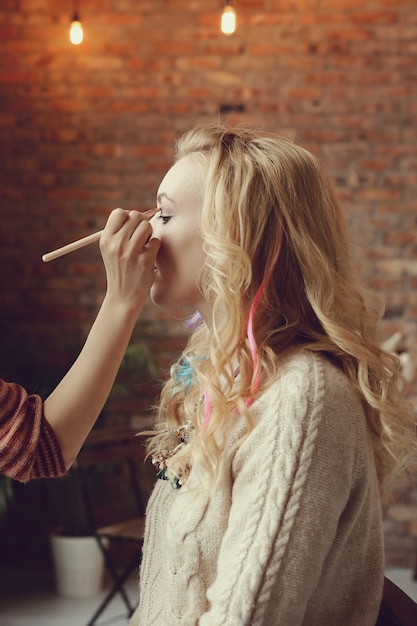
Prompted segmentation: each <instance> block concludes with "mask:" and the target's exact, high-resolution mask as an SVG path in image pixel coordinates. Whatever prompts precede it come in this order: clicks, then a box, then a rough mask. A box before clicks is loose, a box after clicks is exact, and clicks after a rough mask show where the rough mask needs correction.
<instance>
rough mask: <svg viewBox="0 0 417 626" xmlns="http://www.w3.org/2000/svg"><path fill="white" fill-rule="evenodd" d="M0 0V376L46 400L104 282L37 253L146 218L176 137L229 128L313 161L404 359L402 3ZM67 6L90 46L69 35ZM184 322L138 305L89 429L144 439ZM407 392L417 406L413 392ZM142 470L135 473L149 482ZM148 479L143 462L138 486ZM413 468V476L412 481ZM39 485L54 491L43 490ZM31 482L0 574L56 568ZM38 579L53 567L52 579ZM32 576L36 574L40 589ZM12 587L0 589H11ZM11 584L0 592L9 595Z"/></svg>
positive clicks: (412, 107)
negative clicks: (327, 180)
mask: <svg viewBox="0 0 417 626" xmlns="http://www.w3.org/2000/svg"><path fill="white" fill-rule="evenodd" d="M233 6H234V8H235V10H236V15H237V23H236V31H235V32H234V33H233V34H231V35H225V34H224V33H222V32H221V29H220V16H221V13H222V10H223V2H222V1H221V0H214V1H213V0H212V1H210V2H209V1H205V0H152V2H149V1H141V0H79V1H78V2H76V3H73V2H72V1H70V0H65V1H64V0H60V1H59V2H57V1H56V0H1V3H0V189H1V194H0V216H1V221H0V283H1V291H0V301H1V307H0V342H1V350H0V373H1V375H2V376H3V377H4V378H6V379H8V380H14V381H16V382H20V383H22V384H24V385H26V387H27V388H28V389H29V390H30V391H37V392H39V393H41V394H46V393H48V391H49V390H50V389H51V388H52V387H53V386H54V384H55V383H56V382H57V380H58V379H59V377H60V376H61V375H62V374H63V373H64V371H65V370H66V369H67V367H68V366H69V364H70V363H71V362H72V360H73V359H74V358H75V356H76V354H77V353H78V351H79V349H80V347H81V345H82V343H83V341H84V339H85V336H86V333H87V332H88V329H89V327H90V325H91V323H92V320H93V318H94V315H95V313H96V312H97V309H98V307H99V305H100V303H101V300H102V297H103V294H104V289H105V273H104V269H103V267H102V262H101V257H100V253H99V249H98V246H97V245H92V246H89V247H88V248H85V249H83V250H80V251H78V252H76V253H73V254H71V255H69V256H67V257H63V258H61V259H59V260H56V261H53V262H51V263H49V264H44V263H42V261H41V256H42V254H44V253H45V252H48V251H49V250H52V249H54V248H57V247H59V246H61V245H64V244H66V243H68V242H69V241H73V240H74V239H77V238H80V237H82V236H84V235H87V234H89V233H91V232H94V231H96V230H99V229H101V228H103V226H104V223H105V221H106V218H107V216H108V214H109V213H110V211H111V210H112V209H113V208H115V207H117V206H121V207H123V208H125V209H137V210H140V211H142V210H147V209H150V208H152V207H153V206H155V195H156V190H157V187H158V185H159V182H160V180H161V178H162V177H163V175H164V173H165V171H166V170H167V169H168V168H169V166H170V165H171V162H172V157H173V143H174V141H175V139H176V138H177V137H178V136H179V135H181V134H182V133H183V132H184V131H185V130H187V129H188V128H190V127H192V126H193V125H195V124H198V123H202V122H215V121H217V120H220V121H225V120H229V121H230V123H231V124H240V123H246V124H249V125H254V126H257V127H262V128H263V129H265V130H268V131H274V132H278V133H280V134H282V135H285V136H290V137H292V138H294V140H295V141H296V142H297V143H300V144H301V145H303V146H304V147H306V148H308V149H309V150H310V151H312V152H313V153H314V154H315V155H316V156H317V157H319V159H321V160H322V161H323V162H324V164H325V166H326V168H327V171H328V173H329V174H330V177H331V179H332V181H333V183H334V185H335V187H336V190H337V193H338V196H339V198H340V201H341V203H342V205H343V207H344V210H345V212H346V215H347V218H348V221H349V224H350V227H351V231H352V238H353V243H354V253H355V257H356V259H357V264H358V271H359V272H360V273H361V274H362V276H363V280H364V281H366V284H367V285H368V286H369V288H370V289H373V290H376V291H377V292H378V293H379V294H380V295H381V296H382V297H383V299H384V300H385V302H386V313H385V317H384V321H383V339H389V338H390V337H392V336H393V335H394V334H395V333H398V335H397V337H398V342H397V346H396V350H397V351H398V352H399V353H407V354H408V359H409V363H410V364H411V372H412V371H413V368H414V366H415V364H416V362H417V321H416V319H417V317H416V316H417V210H416V209H417V203H416V196H417V131H416V129H417V9H416V4H415V0H401V2H398V1H397V0H236V2H234V3H233ZM74 12H77V14H78V15H77V17H78V18H79V20H80V21H81V24H82V27H83V31H84V39H83V41H82V42H81V43H80V44H79V45H73V44H72V43H71V42H70V40H69V25H70V22H71V20H72V18H73V16H74ZM187 332H188V331H187V328H186V327H185V325H184V323H183V320H181V319H173V317H172V313H171V312H169V311H165V310H159V309H156V308H155V307H153V306H152V305H151V304H150V303H149V304H148V305H147V306H146V309H145V311H144V314H143V315H142V318H141V321H140V323H139V324H138V328H137V332H136V333H135V337H134V338H133V340H132V346H133V347H132V351H131V354H130V356H129V359H128V361H129V362H128V363H127V366H126V367H125V369H124V370H123V372H122V375H121V379H120V380H119V383H118V389H116V390H115V393H114V394H113V395H112V398H111V399H110V400H109V402H108V403H107V405H106V407H105V410H104V412H103V416H102V417H101V418H100V420H99V423H98V427H101V428H107V427H108V428H110V427H115V426H117V427H122V428H127V429H132V430H139V429H140V428H142V427H143V426H144V425H145V424H146V423H147V422H148V421H149V417H150V415H151V413H150V406H151V405H152V402H153V399H154V398H155V395H156V394H157V391H158V388H159V380H160V379H161V377H162V376H163V374H162V372H163V371H164V370H165V369H166V367H167V366H168V365H169V364H170V363H171V362H172V361H173V359H175V357H176V356H177V355H178V353H179V351H180V349H181V348H182V346H183V344H184V341H185V338H186V335H187ZM410 378H411V380H410V382H409V387H408V393H409V397H410V399H411V400H412V401H413V402H414V403H415V402H416V400H417V380H416V378H415V377H414V376H413V375H411V376H410ZM147 472H148V473H147ZM151 473H152V470H151V471H150V473H149V470H147V469H144V476H143V482H144V484H143V488H144V490H145V491H146V490H148V489H150V486H151V483H152V481H153V476H151ZM416 474H417V472H416ZM46 482H48V481H46ZM48 494H49V491H48V489H47V488H46V487H45V484H44V483H43V482H42V481H40V482H39V483H36V484H30V485H27V486H25V487H22V486H20V485H7V486H6V487H5V489H4V490H3V496H2V497H3V518H2V526H1V527H0V529H2V530H0V555H1V554H2V557H1V558H0V562H1V567H2V569H3V570H4V572H6V573H5V574H4V572H3V574H4V575H3V576H2V578H3V579H5V580H6V581H10V580H11V578H12V577H11V576H10V572H11V571H12V570H14V569H16V570H17V571H19V576H20V584H23V583H22V581H23V580H24V579H25V575H24V573H23V572H28V574H27V578H28V582H27V585H28V586H30V585H32V586H33V585H34V584H37V583H36V581H34V577H33V575H32V572H33V567H31V563H32V564H35V565H34V567H36V568H38V569H39V568H40V567H41V566H42V565H43V564H44V567H45V569H46V570H48V568H49V565H50V556H49V551H48V547H47V546H48V541H47V536H48V533H49V531H50V529H51V527H52V526H53V525H54V524H55V523H56V511H55V509H54V506H53V504H52V501H51V500H50V498H49V495H48ZM384 520H385V521H384V523H385V535H386V552H387V564H388V565H389V566H393V567H401V568H412V567H414V563H415V560H416V553H417V543H416V537H417V483H416V476H415V475H414V474H413V473H412V475H411V477H410V480H409V481H408V482H404V481H401V482H399V483H397V484H396V485H395V486H394V489H393V497H392V499H391V501H390V502H388V503H387V505H386V506H385V509H384ZM48 571H49V570H48ZM37 580H38V583H39V580H40V579H39V577H38V578H37ZM9 586H12V583H11V582H10V585H9ZM2 588H3V592H7V589H8V586H7V584H6V585H5V586H3V587H2Z"/></svg>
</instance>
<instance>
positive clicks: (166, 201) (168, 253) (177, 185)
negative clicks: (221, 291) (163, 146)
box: [151, 156, 205, 315]
mask: <svg viewBox="0 0 417 626" xmlns="http://www.w3.org/2000/svg"><path fill="white" fill-rule="evenodd" d="M201 182H202V174H201V169H200V167H199V166H198V165H197V164H196V162H195V161H194V160H193V158H192V157H191V156H187V157H184V158H183V159H181V160H180V161H178V162H177V163H175V165H173V167H171V169H170V170H168V172H167V174H166V175H165V177H164V179H163V180H162V182H161V184H160V186H159V189H158V195H157V207H158V209H159V211H158V213H157V214H156V215H155V216H154V217H153V218H152V220H151V224H152V228H153V236H154V237H156V238H157V239H159V240H160V241H161V246H160V248H159V252H158V254H157V257H156V261H155V277H154V282H153V285H152V287H151V299H152V302H153V303H154V304H156V305H158V306H174V307H175V306H183V305H186V306H191V307H193V308H195V309H196V310H198V311H200V313H202V314H203V315H204V313H203V312H202V310H201V309H204V308H205V304H204V302H203V300H202V297H201V295H200V294H199V292H198V289H197V279H198V273H199V270H200V268H201V267H202V264H203V262H204V253H203V250H202V238H201V236H200V231H199V224H200V212H201V206H202V201H203V196H202V190H201V186H202V185H201Z"/></svg>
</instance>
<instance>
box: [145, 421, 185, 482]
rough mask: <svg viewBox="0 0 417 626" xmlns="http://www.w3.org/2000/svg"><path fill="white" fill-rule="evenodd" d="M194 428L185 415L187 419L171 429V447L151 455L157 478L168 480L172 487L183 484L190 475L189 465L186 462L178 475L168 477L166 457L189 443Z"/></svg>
mask: <svg viewBox="0 0 417 626" xmlns="http://www.w3.org/2000/svg"><path fill="white" fill-rule="evenodd" d="M194 430H195V429H194V426H193V425H192V423H191V420H190V418H189V417H187V421H186V423H185V424H184V425H183V426H179V427H178V428H175V429H174V430H172V431H171V435H172V441H173V443H172V445H173V447H172V448H171V449H164V450H160V451H159V452H156V453H155V454H153V455H152V464H153V465H154V466H155V467H157V468H158V472H157V474H156V476H157V478H159V479H160V480H170V481H171V486H172V487H173V488H174V489H180V488H181V487H182V486H183V484H184V482H185V481H186V480H187V478H188V476H189V475H190V471H191V465H190V464H189V463H187V464H186V465H185V467H184V469H183V470H181V471H180V473H179V476H174V477H173V478H171V479H170V478H169V477H168V476H167V471H168V459H170V458H171V457H173V456H174V454H177V452H179V451H180V450H182V449H183V448H184V447H185V446H186V445H187V444H189V443H190V441H191V437H192V435H193V432H194Z"/></svg>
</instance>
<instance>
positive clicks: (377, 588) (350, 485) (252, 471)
mask: <svg viewBox="0 0 417 626" xmlns="http://www.w3.org/2000/svg"><path fill="white" fill-rule="evenodd" d="M252 410H253V415H254V419H255V424H256V426H255V428H254V430H253V431H252V432H251V433H250V434H249V436H248V437H247V438H246V439H245V440H244V442H243V443H242V444H241V445H240V446H239V448H238V449H237V450H236V449H233V444H234V443H235V442H236V441H237V439H238V438H239V437H240V436H241V435H242V433H243V432H244V423H243V420H242V419H239V420H236V421H235V422H233V424H232V423H231V429H230V437H229V440H228V443H227V446H226V448H225V450H224V454H223V461H222V465H221V468H220V482H219V486H218V488H217V490H216V492H215V494H214V495H212V496H211V497H209V496H208V495H207V493H205V492H204V491H202V490H201V489H200V490H199V489H198V484H199V481H198V468H195V467H193V470H192V472H191V474H190V477H189V480H188V481H187V483H186V485H184V487H183V488H182V489H180V490H178V491H175V490H173V489H172V488H171V487H170V486H169V485H168V484H167V483H165V482H162V481H159V482H158V484H157V485H156V487H155V491H154V493H153V495H152V497H151V499H150V501H149V504H148V511H147V530H146V537H145V545H144V558H143V561H142V570H141V584H140V605H139V607H138V609H137V611H136V612H135V614H134V616H133V617H132V620H131V626H151V625H154V626H176V625H179V624H181V625H182V626H195V625H199V626H289V625H291V626H297V625H303V626H327V625H328V626H373V625H374V623H375V620H376V616H377V614H378V608H379V603H380V598H381V590H382V581H383V546H382V529H381V513H380V505H379V498H378V485H377V480H376V475H375V468H374V463H373V453H372V446H371V442H370V436H369V434H368V432H367V427H366V420H365V416H364V414H363V410H362V407H361V403H360V401H359V400H358V398H357V397H356V394H355V392H354V391H353V390H352V389H351V387H350V385H349V383H348V381H347V379H346V378H345V376H344V375H343V374H342V373H341V372H340V371H339V370H338V369H336V368H335V367H334V366H333V365H331V364H330V363H329V362H327V361H326V360H325V359H323V358H322V357H321V356H318V355H314V354H310V353H306V352H299V353H297V354H294V355H292V356H291V357H289V358H287V359H286V361H285V362H284V363H283V364H282V366H281V368H280V375H279V378H278V380H277V381H276V382H275V383H274V385H273V386H272V387H270V388H269V389H268V390H267V391H266V392H265V393H264V395H263V396H262V397H261V398H260V399H259V400H258V401H257V402H255V403H254V404H253V405H252Z"/></svg>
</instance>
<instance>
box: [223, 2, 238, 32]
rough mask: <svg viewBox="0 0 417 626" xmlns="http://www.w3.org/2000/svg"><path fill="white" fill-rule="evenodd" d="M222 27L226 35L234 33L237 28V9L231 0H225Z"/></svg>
mask: <svg viewBox="0 0 417 626" xmlns="http://www.w3.org/2000/svg"><path fill="white" fill-rule="evenodd" d="M221 29H222V33H223V34H224V35H232V34H233V33H234V32H235V30H236V10H235V8H234V7H233V6H232V3H231V0H225V3H224V8H223V13H222V21H221Z"/></svg>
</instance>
